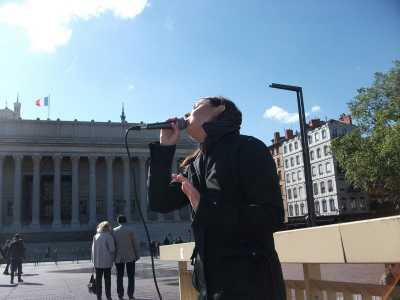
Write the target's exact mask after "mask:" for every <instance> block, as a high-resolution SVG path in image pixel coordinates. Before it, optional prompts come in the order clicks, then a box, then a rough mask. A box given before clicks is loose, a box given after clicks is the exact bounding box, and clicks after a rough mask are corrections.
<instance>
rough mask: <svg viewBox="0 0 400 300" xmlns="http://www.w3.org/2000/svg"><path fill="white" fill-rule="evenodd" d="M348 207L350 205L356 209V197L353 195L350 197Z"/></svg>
mask: <svg viewBox="0 0 400 300" xmlns="http://www.w3.org/2000/svg"><path fill="white" fill-rule="evenodd" d="M350 207H351V209H356V208H357V203H356V199H355V198H354V197H351V200H350Z"/></svg>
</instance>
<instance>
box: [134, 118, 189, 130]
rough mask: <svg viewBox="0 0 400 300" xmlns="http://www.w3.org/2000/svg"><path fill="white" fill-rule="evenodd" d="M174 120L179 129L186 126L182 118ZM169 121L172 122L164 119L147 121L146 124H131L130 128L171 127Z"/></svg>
mask: <svg viewBox="0 0 400 300" xmlns="http://www.w3.org/2000/svg"><path fill="white" fill-rule="evenodd" d="M175 122H176V125H178V128H179V129H180V130H184V129H186V127H187V126H188V123H187V121H186V120H185V119H184V118H179V119H176V120H175ZM171 123H173V122H171V121H166V122H157V123H148V124H138V125H134V126H132V127H131V129H134V130H142V129H149V130H152V129H172V126H171Z"/></svg>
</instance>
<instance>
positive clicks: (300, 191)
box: [299, 186, 303, 199]
mask: <svg viewBox="0 0 400 300" xmlns="http://www.w3.org/2000/svg"><path fill="white" fill-rule="evenodd" d="M302 194H303V188H302V187H301V186H299V198H300V199H301V196H302Z"/></svg>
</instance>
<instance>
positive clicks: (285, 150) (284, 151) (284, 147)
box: [283, 145, 287, 153]
mask: <svg viewBox="0 0 400 300" xmlns="http://www.w3.org/2000/svg"><path fill="white" fill-rule="evenodd" d="M283 153H287V147H286V145H285V146H283Z"/></svg>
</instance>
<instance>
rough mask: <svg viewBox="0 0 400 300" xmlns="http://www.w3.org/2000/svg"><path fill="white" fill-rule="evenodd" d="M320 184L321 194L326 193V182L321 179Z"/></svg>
mask: <svg viewBox="0 0 400 300" xmlns="http://www.w3.org/2000/svg"><path fill="white" fill-rule="evenodd" d="M319 184H320V187H321V194H325V182H324V181H321V182H320V183H319Z"/></svg>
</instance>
